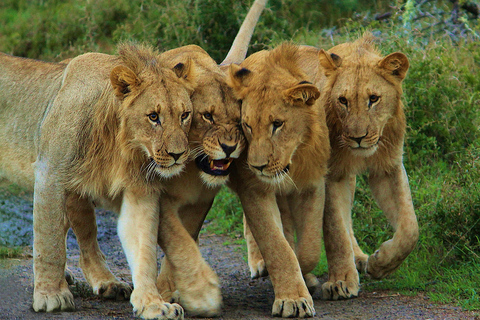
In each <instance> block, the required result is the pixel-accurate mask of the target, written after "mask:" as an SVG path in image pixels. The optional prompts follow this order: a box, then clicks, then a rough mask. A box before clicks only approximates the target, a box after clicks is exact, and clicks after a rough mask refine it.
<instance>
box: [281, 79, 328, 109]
mask: <svg viewBox="0 0 480 320" xmlns="http://www.w3.org/2000/svg"><path fill="white" fill-rule="evenodd" d="M283 96H284V97H285V99H286V100H287V101H290V102H291V103H293V104H294V105H304V104H306V105H307V106H311V105H313V104H314V103H315V101H316V100H317V99H318V98H319V97H320V91H319V90H318V88H317V87H315V86H314V85H313V84H310V83H302V84H298V85H296V86H294V87H292V88H289V89H286V90H284V91H283Z"/></svg>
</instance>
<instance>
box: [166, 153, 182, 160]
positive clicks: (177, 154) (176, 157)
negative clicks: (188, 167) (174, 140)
mask: <svg viewBox="0 0 480 320" xmlns="http://www.w3.org/2000/svg"><path fill="white" fill-rule="evenodd" d="M184 153H185V151H183V152H180V153H173V152H168V154H169V155H170V156H172V158H173V159H175V161H177V160H178V159H179V158H180V157H181V156H182V155H183V154H184Z"/></svg>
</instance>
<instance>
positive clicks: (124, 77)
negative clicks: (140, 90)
mask: <svg viewBox="0 0 480 320" xmlns="http://www.w3.org/2000/svg"><path fill="white" fill-rule="evenodd" d="M110 82H111V84H112V87H113V90H115V95H116V96H117V97H119V98H124V97H125V95H127V94H128V93H130V92H131V91H132V90H133V89H134V88H135V87H138V86H139V85H140V84H141V83H142V81H141V80H140V79H139V78H138V77H137V75H136V74H135V72H133V71H132V69H130V68H128V67H126V66H116V67H115V68H113V69H112V71H111V72H110Z"/></svg>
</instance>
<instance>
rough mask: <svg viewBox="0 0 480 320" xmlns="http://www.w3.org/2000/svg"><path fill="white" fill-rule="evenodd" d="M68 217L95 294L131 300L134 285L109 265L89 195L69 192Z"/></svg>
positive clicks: (81, 260) (86, 274)
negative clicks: (120, 276)
mask: <svg viewBox="0 0 480 320" xmlns="http://www.w3.org/2000/svg"><path fill="white" fill-rule="evenodd" d="M66 208H67V216H68V220H69V222H70V226H71V227H72V229H73V232H74V233H75V236H76V237H77V241H78V245H79V247H80V266H81V268H82V272H83V274H84V276H85V279H87V281H88V283H89V284H90V285H91V286H92V288H93V293H94V294H96V295H99V296H101V297H102V298H105V299H117V300H128V299H129V298H130V294H131V293H132V288H130V286H129V285H128V284H127V283H125V282H122V281H120V280H118V279H117V278H116V277H115V276H114V275H113V274H112V273H111V272H110V269H109V268H108V265H107V261H106V259H105V256H104V254H103V253H102V251H101V250H100V247H99V246H98V241H97V223H96V219H95V210H94V207H93V204H92V202H91V201H90V200H89V199H88V198H84V197H80V196H79V195H77V194H74V193H70V194H69V195H68V197H67V206H66Z"/></svg>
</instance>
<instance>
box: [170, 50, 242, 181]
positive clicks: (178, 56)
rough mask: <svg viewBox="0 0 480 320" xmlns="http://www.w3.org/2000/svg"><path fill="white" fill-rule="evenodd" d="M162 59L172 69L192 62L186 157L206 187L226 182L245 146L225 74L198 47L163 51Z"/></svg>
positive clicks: (236, 107)
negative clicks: (195, 72)
mask: <svg viewBox="0 0 480 320" xmlns="http://www.w3.org/2000/svg"><path fill="white" fill-rule="evenodd" d="M162 56H163V57H168V59H169V60H171V62H170V65H172V66H173V65H175V64H176V63H177V62H178V61H180V60H182V59H183V60H184V59H185V57H189V58H191V59H193V61H195V65H196V66H197V68H198V75H197V82H196V84H197V86H196V88H195V91H194V93H193V94H192V98H191V99H192V104H193V107H194V113H193V120H192V127H191V129H190V133H189V136H188V139H189V141H190V146H191V148H192V152H191V155H190V157H191V158H192V160H194V161H195V163H196V164H197V166H198V168H199V169H200V176H201V178H202V180H203V181H204V182H205V183H206V184H207V185H209V186H211V187H215V186H219V185H222V184H224V183H226V181H227V180H228V177H229V173H230V171H229V168H230V164H231V163H232V161H233V160H234V159H236V158H238V157H239V156H240V154H241V152H242V150H243V148H244V145H245V142H244V137H243V134H242V131H241V127H240V104H239V102H238V100H237V99H236V97H235V96H234V94H233V91H232V89H231V88H230V87H229V86H228V85H227V83H226V80H225V73H224V72H223V71H222V70H221V69H220V68H219V66H218V65H217V64H216V62H215V61H214V60H213V59H212V58H211V57H210V56H209V55H208V54H207V52H205V51H204V50H203V49H202V48H200V47H198V46H195V45H189V46H185V47H181V48H177V49H173V50H170V51H167V52H164V53H163V54H162Z"/></svg>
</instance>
